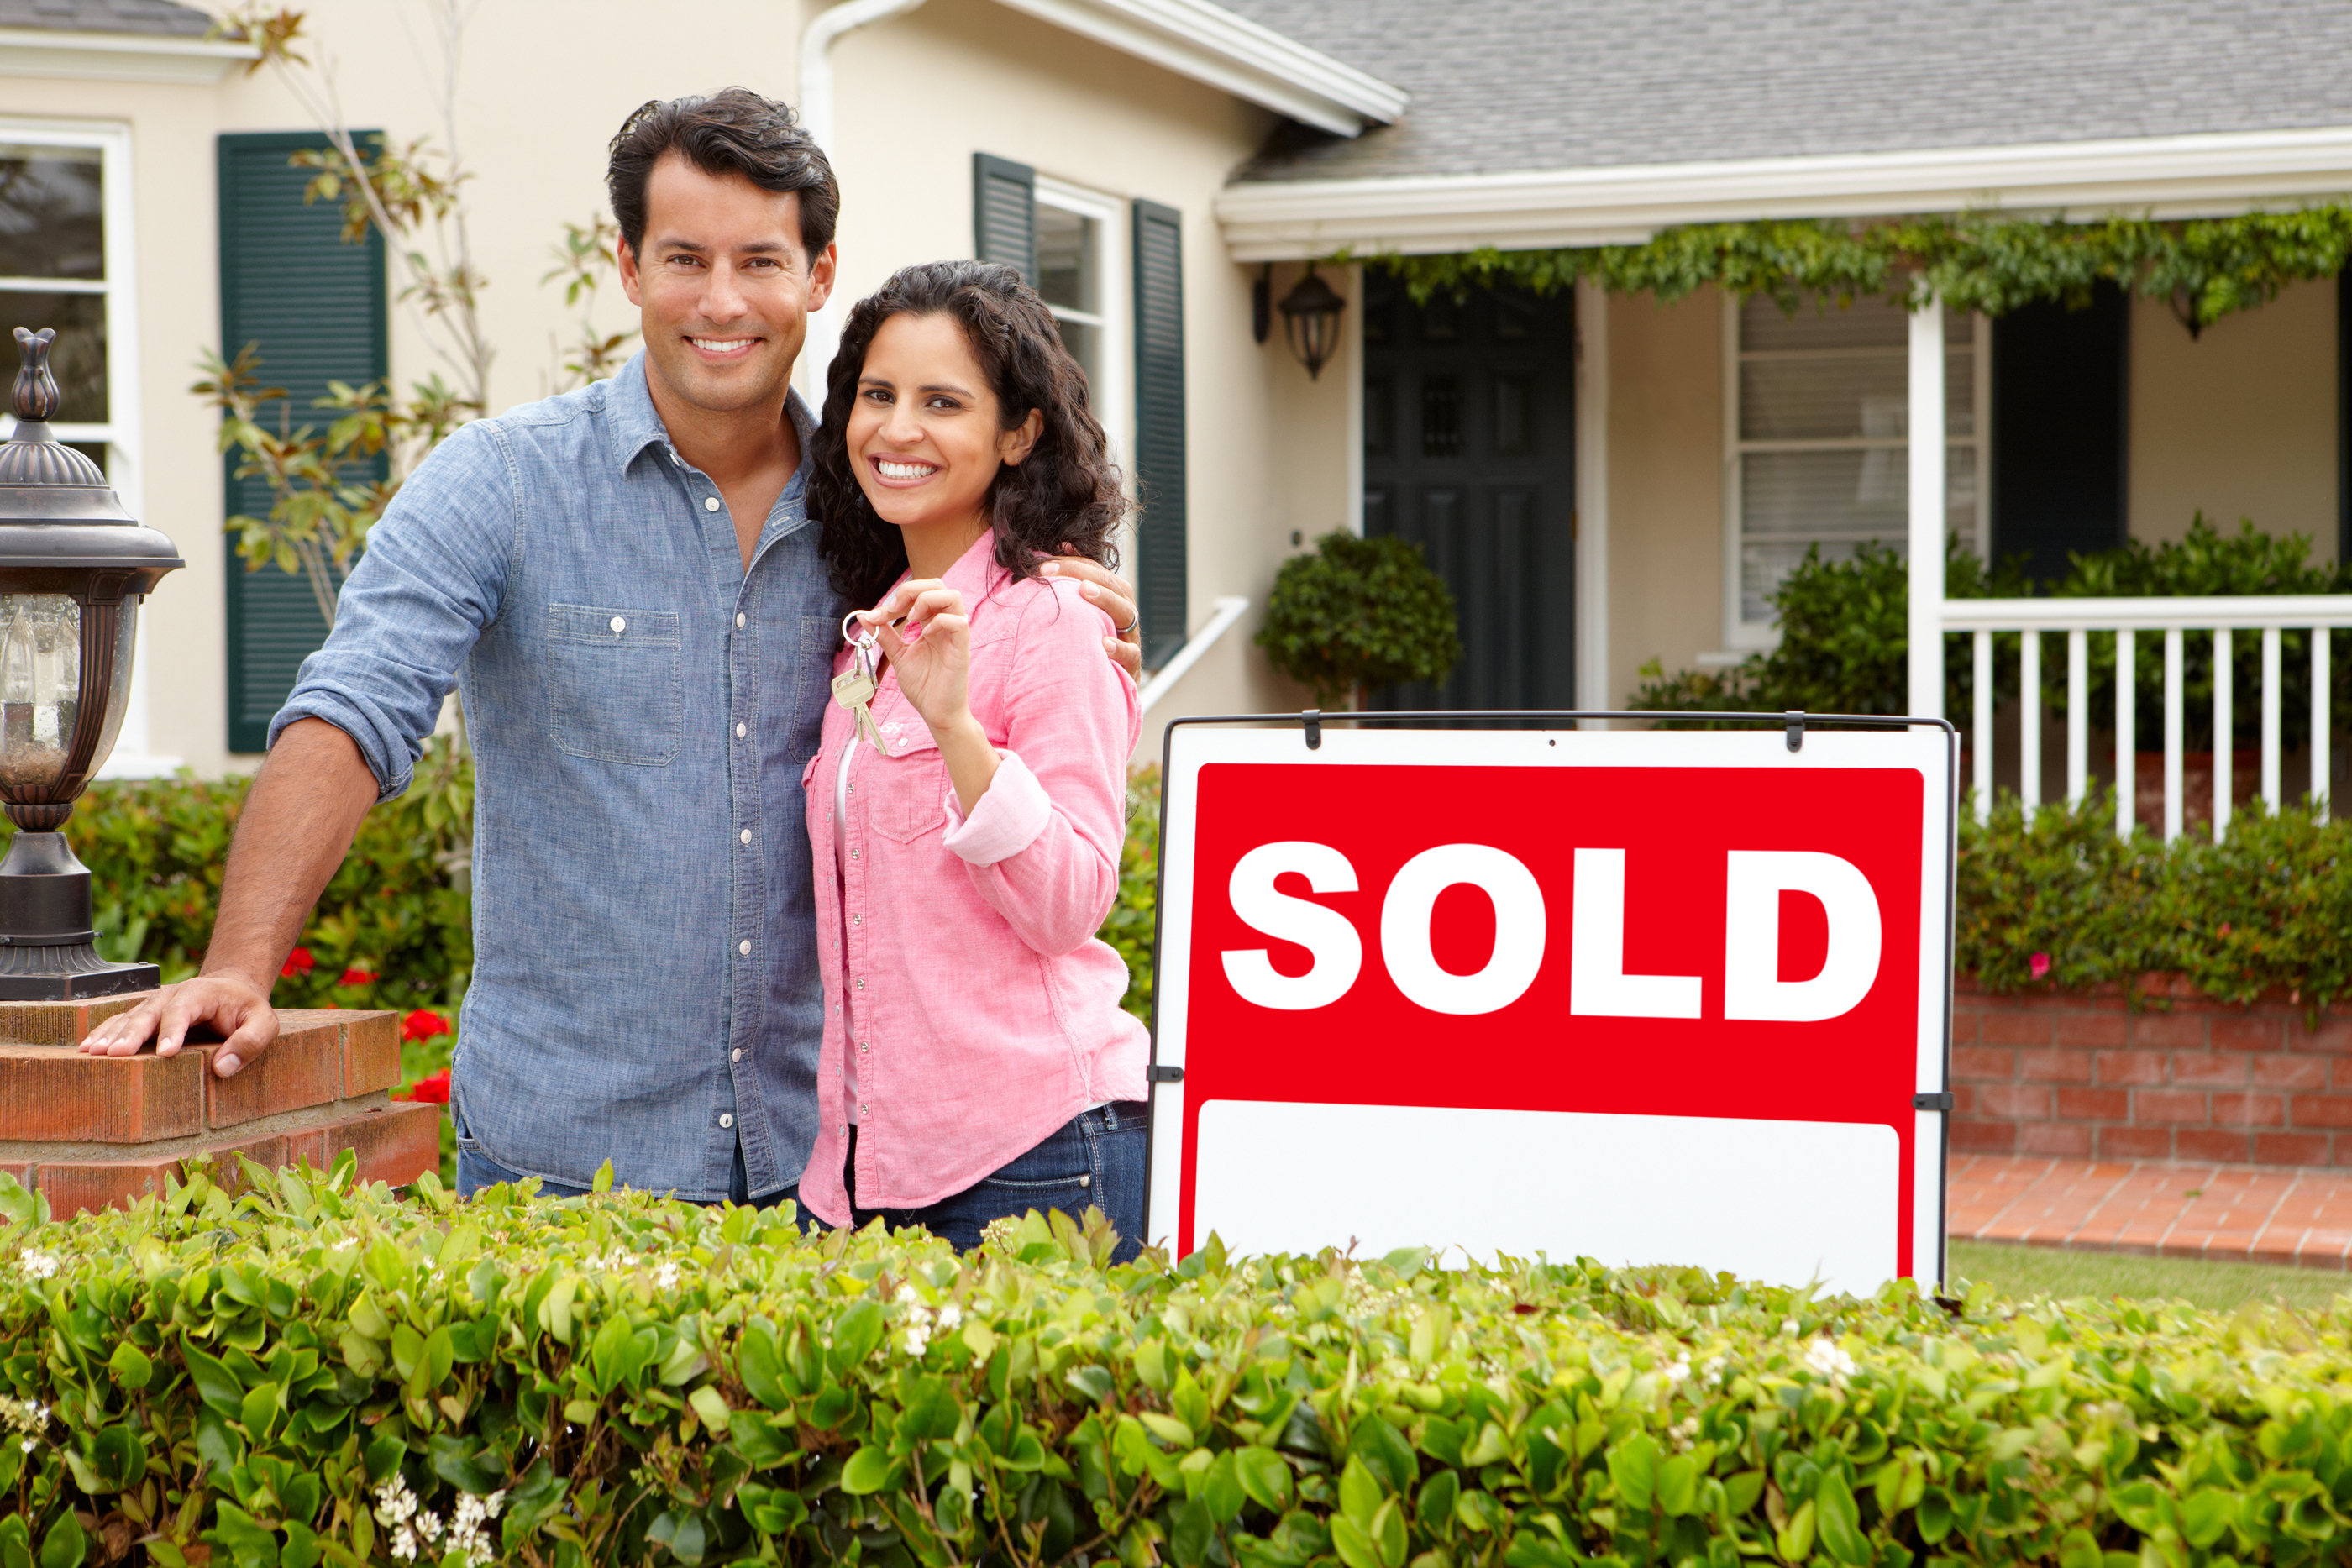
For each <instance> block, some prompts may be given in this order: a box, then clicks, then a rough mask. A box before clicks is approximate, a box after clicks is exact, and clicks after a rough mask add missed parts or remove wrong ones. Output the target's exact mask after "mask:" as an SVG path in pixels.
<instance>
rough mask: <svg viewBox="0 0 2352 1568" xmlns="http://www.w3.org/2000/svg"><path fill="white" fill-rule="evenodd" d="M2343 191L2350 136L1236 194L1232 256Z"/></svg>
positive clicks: (2100, 145) (1610, 238) (1410, 249)
mask: <svg viewBox="0 0 2352 1568" xmlns="http://www.w3.org/2000/svg"><path fill="white" fill-rule="evenodd" d="M2346 193H2352V126H2332V127H2326V128H2322V129H2318V130H2310V131H2243V132H2227V133H2217V134H2211V135H2198V136H2165V137H2143V138H2132V139H2116V140H2110V141H2067V142H2050V143H2040V144H2032V145H2022V146H2013V147H1968V148H1944V149H1929V150H1926V151H1918V152H1881V153H1852V154H1837V155H1831V156H1818V157H1802V158H1761V159H1748V160H1738V161H1727V162H1692V163H1651V164H1633V165H1626V166H1618V167H1610V168H1596V169H1559V170H1538V171H1530V172H1514V173H1505V174H1464V175H1436V176H1415V177H1399V178H1370V179H1361V180H1292V181H1279V180H1265V181H1252V182H1244V183H1234V184H1231V185H1228V186H1226V187H1225V189H1224V190H1223V192H1222V193H1220V194H1219V195H1218V197H1217V203H1216V212H1217V217H1218V220H1219V222H1220V224H1221V225H1223V231H1224V237H1225V245H1226V248H1227V249H1228V251H1229V252H1230V253H1231V254H1232V256H1233V257H1234V260H1236V261H1243V262H1255V261H1294V260H1301V259H1305V258H1307V257H1309V256H1328V255H1330V254H1331V253H1332V252H1334V251H1337V250H1341V249H1349V248H1351V249H1354V250H1356V251H1359V252H1362V253H1367V254H1379V253H1383V252H1391V251H1393V252H1399V253H1402V254H1407V255H1414V254H1430V253H1437V252H1446V251H1458V250H1475V249H1477V248H1479V247H1481V246H1494V247H1496V249H1501V250H1532V249H1543V248H1549V247H1552V246H1561V247H1566V246H1596V245H1632V244H1639V243H1641V242H1642V241H1643V240H1646V239H1648V238H1649V237H1650V236H1651V235H1654V234H1655V233H1657V232H1658V231H1659V230H1660V229H1663V228H1669V227H1673V226H1675V225H1681V224H1703V223H1730V222H1738V221H1742V220H1750V219H1759V218H1805V217H1822V218H1827V217H1874V216H1884V215H1887V214H1898V213H1937V212H1960V211H1980V210H1990V209H1998V210H2002V211H2010V212H2016V213H2020V214H2036V215H2044V214H2066V215H2069V216H2076V217H2081V216H2089V215H2094V214H2100V215H2103V214H2109V213H2118V212H2122V213H2132V214H2148V215H2152V216H2155V217H2159V218H2165V217H2199V216H2212V215H2217V214H2231V213H2242V212H2246V211H2249V210H2252V209H2254V208H2260V207H2274V206H2282V205H2293V204H2298V203H2301V202H2305V201H2310V200H2314V199H2317V198H2321V197H2327V196H2341V195H2344V194H2346Z"/></svg>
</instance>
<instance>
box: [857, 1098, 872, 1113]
mask: <svg viewBox="0 0 2352 1568" xmlns="http://www.w3.org/2000/svg"><path fill="white" fill-rule="evenodd" d="M857 1113H858V1114H859V1115H861V1116H871V1115H872V1114H874V1107H873V1106H871V1105H868V1104H867V1103H866V1102H865V1101H863V1100H860V1101H859V1102H858V1103H857Z"/></svg>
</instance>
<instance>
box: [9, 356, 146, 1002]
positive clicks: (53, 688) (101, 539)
mask: <svg viewBox="0 0 2352 1568" xmlns="http://www.w3.org/2000/svg"><path fill="white" fill-rule="evenodd" d="M56 336H57V333H56V332H55V331H53V330H47V329H45V330H42V331H39V332H30V331H27V330H26V329H24V328H22V327H19V328H17V329H16V343H17V346H18V349H19V350H20V351H21V352H22V354H23V356H24V363H23V365H22V366H21V368H19V369H18V371H16V386H15V387H14V389H13V390H12V398H11V401H12V402H13V404H14V407H15V411H16V434H13V435H11V436H10V437H9V438H8V439H7V440H6V441H5V442H0V810H5V811H6V813H7V816H8V820H9V821H11V822H13V823H15V824H16V840H15V841H14V842H12V843H11V844H10V845H9V846H8V854H7V858H6V859H5V860H0V1001H63V1000H66V999H68V998H81V997H105V996H116V995H119V994H121V993H122V992H124V991H142V990H147V989H150V988H152V987H154V986H155V985H156V984H157V982H158V981H159V979H160V978H161V977H160V976H159V975H158V974H157V972H156V968H155V966H154V965H152V964H110V963H108V962H106V961H105V960H104V959H102V958H100V956H98V950H97V948H96V946H95V945H94V944H95V943H96V940H97V932H96V931H95V930H94V929H93V928H92V925H91V915H90V910H91V904H90V891H89V867H87V866H85V865H83V864H82V863H81V862H79V860H77V859H75V858H74V852H73V851H72V850H70V849H68V848H67V847H66V839H65V834H64V833H62V832H60V831H58V830H59V829H61V828H63V827H64V826H65V824H66V820H67V819H68V818H69V817H71V816H72V815H73V803H74V800H75V798H76V797H78V796H79V795H80V794H81V792H82V789H83V788H84V787H85V786H86V785H88V784H89V780H90V777H91V775H93V774H95V773H96V772H97V771H98V769H99V767H100V764H102V763H103V762H105V760H106V757H107V753H109V752H110V751H111V750H113V749H114V737H115V734H116V732H117V731H119V730H120V729H121V727H122V713H123V709H124V708H125V707H126V706H129V704H130V701H131V646H132V643H133V640H134V638H135V637H136V635H137V632H138V625H139V601H141V600H142V598H144V597H145V596H146V595H147V594H149V593H150V592H152V591H153V590H154V587H155V584H156V583H157V582H158V581H159V580H162V578H163V574H164V573H165V572H167V571H176V570H179V569H180V568H181V567H182V566H183V565H184V564H186V563H185V562H184V561H182V560H181V559H180V555H179V551H178V550H177V549H174V548H173V544H172V541H171V540H170V539H168V538H164V537H163V535H162V534H160V533H157V532H156V531H155V530H154V529H152V528H142V527H140V525H139V523H138V522H137V521H136V520H135V519H134V518H132V517H131V515H130V514H129V513H128V512H126V511H124V510H123V507H122V502H121V498H120V497H117V496H116V495H115V493H114V491H113V489H112V487H111V486H109V485H108V484H107V482H106V476H105V475H104V474H102V473H100V471H99V468H98V465H96V464H94V463H92V462H91V461H90V460H89V458H87V457H85V456H83V455H81V454H80V453H79V452H76V451H75V450H74V449H73V448H72V447H70V446H66V445H63V444H60V443H59V442H58V439H57V437H56V436H55V435H54V434H51V433H50V431H49V424H48V422H49V420H50V418H51V417H52V416H53V415H55V414H56V413H57V412H58V403H59V402H60V399H59V397H58V383H57V381H56V378H55V377H53V376H51V375H50V373H49V345H50V343H51V341H52V340H54V339H55V338H56Z"/></svg>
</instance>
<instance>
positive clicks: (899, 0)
mask: <svg viewBox="0 0 2352 1568" xmlns="http://www.w3.org/2000/svg"><path fill="white" fill-rule="evenodd" d="M922 3H923V0H847V3H846V4H845V5H834V6H829V7H827V8H826V9H824V10H823V11H820V12H818V13H817V14H816V16H814V17H813V18H811V20H810V22H809V25H808V27H807V28H806V30H804V31H803V33H802V34H801V101H800V105H799V110H800V117H801V124H802V125H803V126H804V127H806V128H807V130H808V133H809V137H810V139H811V140H813V141H815V143H816V144H817V145H818V146H819V147H822V148H824V151H825V155H826V156H827V157H832V156H833V155H834V154H835V152H836V151H837V149H836V148H835V146H834V123H833V120H834V116H833V46H834V45H835V44H837V43H839V42H840V41H841V40H842V39H843V38H844V37H846V36H847V35H849V34H851V33H854V32H856V31H857V29H858V28H860V27H870V26H873V25H874V24H875V23H877V22H887V21H889V20H890V19H891V18H892V17H894V16H905V15H906V14H907V13H908V12H909V11H912V10H914V9H915V8H916V7H917V6H919V5H922ZM835 172H836V173H837V172H839V171H838V168H837V167H836V170H835ZM840 321H841V312H840V310H838V309H835V308H831V307H828V308H825V309H823V310H820V311H818V312H816V313H815V314H814V315H813V316H811V317H810V318H809V319H808V336H807V338H806V339H805V340H803V342H802V344H801V353H800V358H799V360H798V361H795V362H794V364H793V382H796V383H797V384H798V385H799V387H800V389H801V396H803V398H805V399H807V400H808V402H809V405H810V406H811V407H813V408H816V409H820V410H821V409H823V408H824V368H825V367H826V366H827V365H829V364H831V363H832V362H833V350H834V349H835V346H836V345H837V344H839V342H840V341H841V334H840V332H839V330H838V327H839V324H840Z"/></svg>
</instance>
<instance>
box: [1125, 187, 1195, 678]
mask: <svg viewBox="0 0 2352 1568" xmlns="http://www.w3.org/2000/svg"><path fill="white" fill-rule="evenodd" d="M1183 238H1184V235H1183V217H1182V215H1181V214H1179V213H1178V212H1177V211H1176V210H1175V209H1174V208H1172V207H1163V206H1160V205H1159V204H1156V203H1153V202H1138V203H1136V204H1135V247H1134V248H1135V476H1136V488H1137V491H1138V493H1139V496H1140V498H1141V502H1142V510H1141V514H1140V517H1139V528H1138V538H1137V541H1136V558H1137V559H1136V563H1135V579H1136V588H1137V591H1138V592H1139V595H1140V597H1141V599H1142V601H1143V602H1142V610H1143V662H1144V663H1145V664H1149V665H1151V666H1152V667H1154V668H1157V667H1158V666H1159V665H1160V664H1162V663H1164V662H1165V661H1166V660H1167V658H1168V657H1169V655H1170V654H1171V653H1175V652H1176V650H1177V649H1179V648H1181V647H1182V646H1183V645H1184V638H1185V634H1186V621H1185V613H1184V246H1183Z"/></svg>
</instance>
